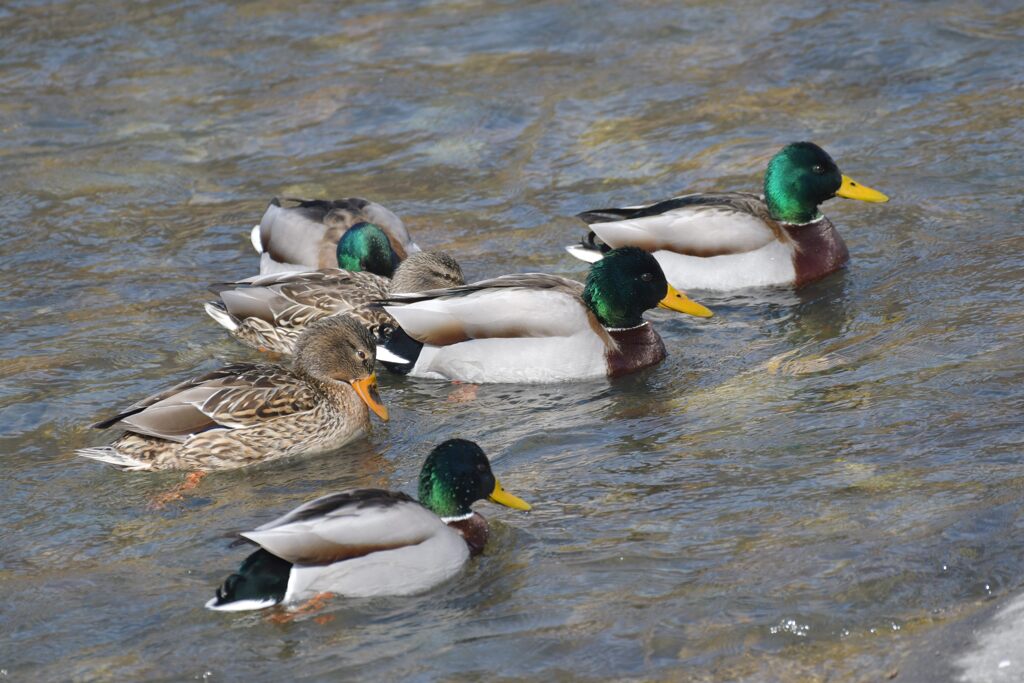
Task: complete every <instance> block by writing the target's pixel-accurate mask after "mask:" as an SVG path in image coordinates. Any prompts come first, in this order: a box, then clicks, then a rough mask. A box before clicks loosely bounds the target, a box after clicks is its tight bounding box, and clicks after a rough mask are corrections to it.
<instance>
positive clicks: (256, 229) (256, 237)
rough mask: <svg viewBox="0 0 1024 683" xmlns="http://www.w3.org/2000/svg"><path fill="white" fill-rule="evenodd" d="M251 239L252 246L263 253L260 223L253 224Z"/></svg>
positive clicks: (259, 252)
mask: <svg viewBox="0 0 1024 683" xmlns="http://www.w3.org/2000/svg"><path fill="white" fill-rule="evenodd" d="M249 241H250V242H252V248H253V249H255V250H256V253H257V254H262V253H263V240H262V239H260V226H259V224H258V223H257V224H256V225H254V226H252V231H251V232H250V233H249Z"/></svg>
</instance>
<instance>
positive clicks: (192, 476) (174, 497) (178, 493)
mask: <svg viewBox="0 0 1024 683" xmlns="http://www.w3.org/2000/svg"><path fill="white" fill-rule="evenodd" d="M205 476H206V472H204V471H203V470H196V471H195V472H189V473H188V476H186V477H185V481H183V482H181V483H180V484H178V485H177V486H175V487H173V488H172V489H171V490H169V491H165V492H164V493H161V494H159V495H156V496H153V498H151V499H150V501H149V509H150V510H163V509H164V508H165V507H167V504H168V503H173V502H174V501H178V500H183V499H184V498H185V492H186V491H191V490H192V489H194V488H197V487H198V486H199V482H201V481H202V480H203V477H205Z"/></svg>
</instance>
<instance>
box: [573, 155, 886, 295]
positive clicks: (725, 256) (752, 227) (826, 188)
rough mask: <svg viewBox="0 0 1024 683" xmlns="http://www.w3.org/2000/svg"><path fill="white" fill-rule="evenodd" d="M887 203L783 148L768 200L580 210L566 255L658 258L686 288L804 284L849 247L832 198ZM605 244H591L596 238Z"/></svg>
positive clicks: (692, 199) (721, 195)
mask: <svg viewBox="0 0 1024 683" xmlns="http://www.w3.org/2000/svg"><path fill="white" fill-rule="evenodd" d="M837 195H838V196H840V197H846V198H847V199H860V200H862V201H866V202H887V201H889V198H888V197H886V196H885V195H884V194H882V193H881V192H878V191H876V190H872V189H871V188H869V187H865V186H864V185H861V184H860V183H857V182H856V181H854V180H851V179H850V178H849V177H847V176H845V175H842V174H841V173H840V172H839V168H838V167H837V166H836V164H835V162H834V161H832V157H830V156H829V155H828V154H827V153H826V152H825V150H823V149H822V148H821V147H818V146H817V145H815V144H814V143H812V142H795V143H793V144H790V145H786V146H785V147H783V148H782V151H780V152H779V153H778V154H776V155H775V156H774V157H772V160H771V161H770V162H768V170H767V172H766V173H765V175H764V196H763V197H762V196H758V195H754V194H748V193H745V192H717V193H701V194H689V195H683V196H681V197H675V198H673V199H668V200H666V201H663V202H658V203H657V204H649V205H646V206H631V207H627V208H623V209H598V210H595V211H584V212H583V213H581V214H579V215H578V216H579V218H582V219H583V220H584V221H585V222H586V223H587V224H588V225H589V226H590V229H591V231H592V232H591V233H590V234H589V235H588V237H587V239H585V240H584V241H583V244H582V245H575V246H570V247H566V250H567V251H568V252H569V253H570V254H572V255H573V256H576V257H577V258H580V259H582V260H584V261H588V262H593V261H597V260H598V259H600V258H601V256H602V252H603V251H606V250H607V249H608V248H614V247H624V246H627V245H628V246H635V247H640V248H641V249H644V250H645V251H649V252H653V253H654V257H655V258H656V259H658V263H660V264H661V267H662V269H664V271H665V275H666V277H667V278H668V281H669V282H670V283H672V285H673V286H675V287H678V288H680V289H706V290H728V289H739V288H743V287H762V286H768V285H796V286H798V287H799V286H800V285H803V284H806V283H808V282H811V281H812V280H817V279H818V278H821V277H824V276H826V275H828V274H829V273H831V272H833V271H835V270H838V269H839V268H841V267H842V266H843V265H844V264H845V263H846V262H847V261H848V260H849V258H850V255H849V253H848V252H847V251H846V244H845V243H844V242H843V238H842V237H840V236H839V233H838V232H837V231H836V229H835V226H833V225H832V222H831V221H830V220H829V219H828V218H826V217H825V216H824V215H822V213H821V212H820V211H818V205H819V204H821V203H822V202H824V201H826V200H828V199H831V198H832V197H835V196H837ZM595 236H596V237H598V238H600V239H601V241H602V242H604V244H603V245H602V244H599V243H596V242H595V239H594V237H595Z"/></svg>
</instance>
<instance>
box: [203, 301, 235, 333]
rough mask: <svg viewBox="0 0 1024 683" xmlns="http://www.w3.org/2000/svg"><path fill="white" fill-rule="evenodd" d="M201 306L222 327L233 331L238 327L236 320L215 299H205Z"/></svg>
mask: <svg viewBox="0 0 1024 683" xmlns="http://www.w3.org/2000/svg"><path fill="white" fill-rule="evenodd" d="M203 308H205V309H206V314H207V315H209V316H210V317H211V318H213V319H214V320H216V321H217V323H218V324H219V325H221V326H222V327H225V328H227V329H228V331H230V332H234V331H235V330H237V329H238V321H237V320H235V318H234V317H232V315H231V314H230V313H228V312H227V311H226V310H225V309H224V307H223V306H222V305H221V304H219V303H217V302H216V301H207V302H206V303H205V304H203Z"/></svg>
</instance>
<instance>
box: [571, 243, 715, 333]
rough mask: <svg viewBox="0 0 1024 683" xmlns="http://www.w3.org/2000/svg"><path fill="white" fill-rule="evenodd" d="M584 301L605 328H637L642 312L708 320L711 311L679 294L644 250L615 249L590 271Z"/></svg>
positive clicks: (584, 291)
mask: <svg viewBox="0 0 1024 683" xmlns="http://www.w3.org/2000/svg"><path fill="white" fill-rule="evenodd" d="M583 301H584V302H585V303H586V304H587V306H588V307H589V308H590V310H592V311H593V312H594V315H596V316H597V320H598V321H599V322H600V323H601V324H602V325H604V326H605V327H636V326H637V325H639V324H641V323H642V322H643V317H642V315H643V312H644V311H647V310H650V309H652V308H654V307H655V306H662V307H664V308H670V309H672V310H673V311H679V312H680V313H687V314H689V315H695V316H698V317H701V318H709V317H711V315H712V313H711V311H710V310H708V309H707V308H705V307H704V306H702V305H700V304H699V303H697V302H696V301H693V300H691V299H689V298H688V297H687V296H686V295H685V294H683V293H682V292H679V291H677V290H676V288H675V287H673V286H672V285H670V284H669V283H668V280H666V279H665V273H664V272H662V270H661V266H659V265H658V262H657V261H656V260H654V257H653V256H651V255H650V254H649V253H647V252H646V251H644V250H643V249H638V248H636V247H621V248H619V249H612V250H611V251H609V252H608V253H606V254H605V255H604V258H602V259H601V260H600V261H597V262H595V263H594V265H592V266H591V267H590V273H588V274H587V283H586V285H585V286H584V288H583Z"/></svg>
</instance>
